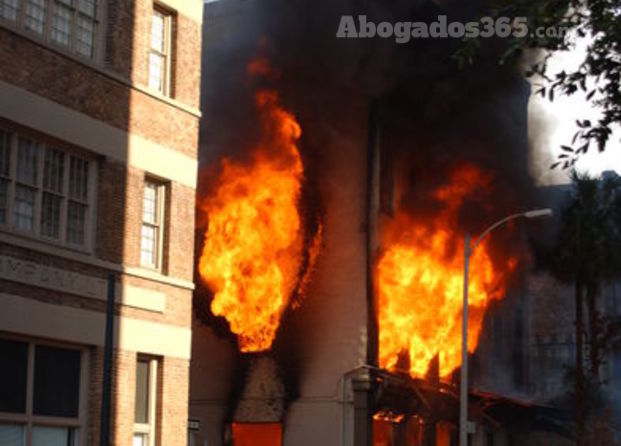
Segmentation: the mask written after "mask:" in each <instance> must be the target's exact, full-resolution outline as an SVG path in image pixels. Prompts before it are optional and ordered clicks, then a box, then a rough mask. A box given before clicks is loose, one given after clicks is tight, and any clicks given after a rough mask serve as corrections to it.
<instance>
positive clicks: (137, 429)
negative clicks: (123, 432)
mask: <svg viewBox="0 0 621 446" xmlns="http://www.w3.org/2000/svg"><path fill="white" fill-rule="evenodd" d="M138 362H147V363H148V364H149V378H148V379H149V382H148V389H149V390H148V392H149V393H148V396H147V398H148V403H147V404H148V407H147V422H146V423H136V422H134V431H133V433H132V441H133V437H134V435H136V434H140V435H146V436H147V445H148V446H155V440H156V438H155V437H156V436H157V430H156V429H157V425H158V423H157V388H158V379H157V378H158V368H159V361H158V359H157V358H153V357H149V356H144V355H141V354H138V355H137V356H136V369H137V368H138ZM134 387H135V386H134ZM135 402H136V396H135V395H134V404H135ZM134 421H135V420H134Z"/></svg>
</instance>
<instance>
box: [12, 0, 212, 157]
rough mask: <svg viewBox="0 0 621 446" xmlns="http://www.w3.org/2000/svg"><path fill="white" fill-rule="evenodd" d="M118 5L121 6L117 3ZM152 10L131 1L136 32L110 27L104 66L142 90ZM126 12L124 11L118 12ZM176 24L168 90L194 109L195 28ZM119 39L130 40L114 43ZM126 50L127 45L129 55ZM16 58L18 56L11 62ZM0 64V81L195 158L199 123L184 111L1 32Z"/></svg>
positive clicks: (197, 42) (195, 24)
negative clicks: (110, 42)
mask: <svg viewBox="0 0 621 446" xmlns="http://www.w3.org/2000/svg"><path fill="white" fill-rule="evenodd" d="M119 3H125V2H121V1H120V0H119ZM131 3H133V2H131ZM151 5H152V4H151V3H150V2H146V1H145V0H141V1H138V2H136V7H137V8H138V11H139V12H140V13H141V16H140V18H139V19H135V24H136V27H137V28H136V29H137V30H138V31H137V33H134V35H133V36H132V34H131V33H130V32H128V31H127V30H128V29H131V28H125V29H120V30H119V29H117V28H120V27H115V26H113V27H112V28H114V31H112V32H113V37H112V38H111V40H114V41H115V43H114V45H111V46H112V50H111V51H112V54H110V55H109V57H113V59H112V62H110V63H105V64H104V65H106V66H108V65H111V67H110V68H111V69H114V72H115V74H117V75H119V76H123V77H128V78H129V79H131V80H132V81H133V82H136V83H137V84H138V85H142V86H144V85H146V80H147V65H146V64H147V57H148V56H147V54H148V48H149V47H148V45H149V42H148V38H149V35H148V34H146V35H145V34H144V33H145V32H148V31H149V27H150V20H151V12H150V11H151V9H150V7H151ZM147 6H148V7H147ZM128 8H129V7H125V8H124V9H123V11H125V10H126V9H128ZM126 15H127V12H123V13H119V17H117V18H116V19H115V20H118V21H120V22H121V23H123V26H125V25H126V24H127V23H129V22H130V21H131V20H130V18H128V17H126ZM176 20H177V23H178V26H177V27H176V28H177V29H178V32H177V39H178V41H179V44H178V45H176V48H177V54H176V57H175V58H174V63H175V70H173V71H175V72H176V73H177V75H176V78H175V79H174V80H173V81H174V83H175V85H174V88H173V91H174V92H175V99H177V100H179V101H180V102H182V103H184V104H186V105H188V106H190V107H194V108H198V104H199V83H200V44H201V34H200V25H199V23H198V22H194V21H191V20H189V19H188V18H186V17H184V16H182V15H177V16H176ZM147 25H148V26H147ZM116 34H118V36H116ZM123 39H125V40H128V39H132V41H131V42H127V41H125V42H120V43H119V42H116V41H118V40H123ZM128 45H132V51H131V53H130V52H129V48H127V46H128ZM16 54H19V57H15V55H16ZM0 59H2V60H11V61H12V63H10V64H6V65H5V66H4V67H3V69H2V70H0V80H3V81H5V82H9V83H12V84H14V85H17V86H19V87H21V88H24V89H26V90H28V91H30V92H33V93H36V94H38V95H41V96H43V97H45V98H47V99H50V100H52V101H55V102H57V103H59V104H61V105H64V106H66V107H69V108H72V109H74V110H77V111H79V112H82V113H84V114H86V115H88V116H90V117H92V118H94V119H98V120H101V121H103V122H105V123H107V124H110V125H112V126H115V127H118V128H120V129H122V130H125V131H128V132H131V133H135V134H137V135H140V136H143V137H144V138H147V139H149V140H152V141H154V142H156V143H159V144H162V145H165V146H167V147H171V148H173V149H176V150H178V151H180V152H183V153H186V154H188V155H190V156H196V154H197V145H198V118H197V117H196V116H194V115H192V114H190V113H188V112H186V111H183V110H181V109H179V108H176V107H174V106H171V105H170V104H168V103H166V102H163V101H161V100H159V99H156V98H154V97H152V96H150V95H148V94H146V93H143V92H142V91H139V90H136V89H133V88H131V87H129V86H128V85H127V84H125V83H123V82H121V81H119V80H116V79H114V78H111V77H109V76H106V75H105V74H103V73H102V72H100V71H97V70H94V69H93V68H91V67H89V66H86V65H83V64H81V63H78V62H75V61H73V60H72V59H69V58H67V57H65V56H64V55H62V54H59V53H58V52H56V51H53V50H52V49H50V48H48V47H47V46H45V45H44V44H39V43H35V42H33V41H30V40H28V39H25V38H23V37H21V36H19V35H17V34H15V33H14V32H12V31H10V30H7V29H5V28H2V27H0ZM33 61H36V62H37V63H33ZM128 64H131V67H129V66H127V65H128ZM42 67H44V69H42ZM128 70H129V75H128Z"/></svg>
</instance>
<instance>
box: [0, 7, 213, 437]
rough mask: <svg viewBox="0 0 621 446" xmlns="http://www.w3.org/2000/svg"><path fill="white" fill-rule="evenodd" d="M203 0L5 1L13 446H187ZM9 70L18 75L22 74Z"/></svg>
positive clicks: (0, 371) (6, 344)
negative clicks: (108, 322)
mask: <svg viewBox="0 0 621 446" xmlns="http://www.w3.org/2000/svg"><path fill="white" fill-rule="evenodd" d="M202 7H203V3H202V0H161V1H159V0H158V1H157V2H156V3H154V2H153V1H152V0H0V58H1V59H2V60H4V61H5V63H3V67H2V69H1V70H0V362H1V364H2V366H1V367H0V444H1V445H3V446H39V445H41V446H56V445H58V446H61V445H62V446H66V445H98V444H99V434H100V413H101V407H102V377H103V358H104V341H105V319H106V296H107V278H108V277H109V275H110V274H111V273H112V274H113V275H114V284H115V299H116V302H115V308H114V333H113V336H114V344H113V345H114V350H113V373H112V397H111V427H110V429H111V430H110V432H111V433H110V444H113V445H130V444H134V445H150V446H154V445H166V446H175V445H185V444H186V441H187V440H186V438H187V407H188V379H189V360H190V339H191V296H192V290H193V284H192V274H193V261H192V253H193V249H194V245H193V244H194V239H193V238H194V231H193V225H194V202H195V186H196V171H197V150H198V149H197V147H198V128H199V118H200V113H199V111H198V107H199V81H200V51H201V23H202ZM9 61H10V63H9Z"/></svg>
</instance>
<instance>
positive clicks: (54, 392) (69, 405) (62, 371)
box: [33, 345, 80, 446]
mask: <svg viewBox="0 0 621 446" xmlns="http://www.w3.org/2000/svg"><path fill="white" fill-rule="evenodd" d="M79 395H80V352H79V351H77V350H67V349H62V348H54V347H46V346H42V345H37V346H36V350H35V370H34V406H33V408H34V413H35V415H47V416H54V417H71V418H75V417H77V416H78V401H79ZM35 444H36V443H35ZM40 444H41V445H42V446H43V445H46V446H49V445H50V444H51V443H40ZM64 444H67V443H64ZM63 446H64V445H63Z"/></svg>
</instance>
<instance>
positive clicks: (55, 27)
mask: <svg viewBox="0 0 621 446" xmlns="http://www.w3.org/2000/svg"><path fill="white" fill-rule="evenodd" d="M72 18H73V12H72V11H71V9H69V8H67V7H66V6H63V5H62V4H59V3H55V4H54V13H53V14H52V34H51V37H52V40H53V41H54V42H56V43H59V44H61V45H63V46H69V43H70V42H71V19H72Z"/></svg>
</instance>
